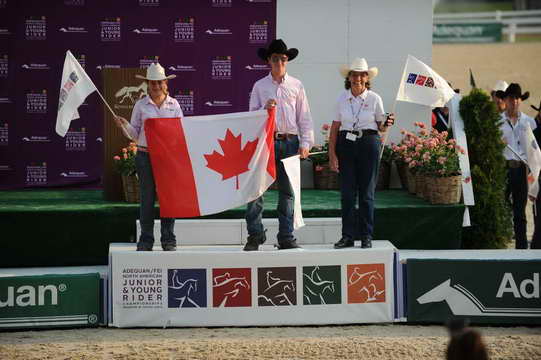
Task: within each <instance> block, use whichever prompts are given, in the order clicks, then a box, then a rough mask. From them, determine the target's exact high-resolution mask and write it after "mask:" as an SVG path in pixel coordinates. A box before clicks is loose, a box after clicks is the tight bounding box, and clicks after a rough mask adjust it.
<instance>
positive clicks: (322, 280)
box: [302, 265, 342, 305]
mask: <svg viewBox="0 0 541 360" xmlns="http://www.w3.org/2000/svg"><path fill="white" fill-rule="evenodd" d="M302 283H303V304H304V305H320V304H340V303H342V296H341V295H342V294H341V292H342V289H341V287H340V286H341V285H340V266H339V265H334V266H305V267H303V269H302Z"/></svg>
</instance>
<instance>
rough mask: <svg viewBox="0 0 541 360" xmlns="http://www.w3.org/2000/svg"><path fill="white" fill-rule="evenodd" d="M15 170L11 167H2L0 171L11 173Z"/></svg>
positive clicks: (0, 166)
mask: <svg viewBox="0 0 541 360" xmlns="http://www.w3.org/2000/svg"><path fill="white" fill-rule="evenodd" d="M11 170H13V168H12V167H11V165H0V171H11Z"/></svg>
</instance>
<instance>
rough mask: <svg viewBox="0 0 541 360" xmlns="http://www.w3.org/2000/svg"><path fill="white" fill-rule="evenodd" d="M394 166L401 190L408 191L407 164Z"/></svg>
mask: <svg viewBox="0 0 541 360" xmlns="http://www.w3.org/2000/svg"><path fill="white" fill-rule="evenodd" d="M395 164H396V171H397V172H398V177H399V178H400V184H402V189H404V190H408V164H406V163H403V162H401V163H395Z"/></svg>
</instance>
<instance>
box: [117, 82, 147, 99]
mask: <svg viewBox="0 0 541 360" xmlns="http://www.w3.org/2000/svg"><path fill="white" fill-rule="evenodd" d="M147 88H148V85H147V83H146V81H143V82H141V84H139V85H138V86H124V87H122V88H121V89H120V90H118V91H117V92H116V93H115V98H116V101H117V103H118V104H123V103H131V104H135V102H136V101H137V100H139V99H142V98H143V97H145V96H146V95H147Z"/></svg>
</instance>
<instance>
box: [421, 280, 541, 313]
mask: <svg viewBox="0 0 541 360" xmlns="http://www.w3.org/2000/svg"><path fill="white" fill-rule="evenodd" d="M508 295H512V296H513V297H514V298H526V299H539V273H534V274H533V276H532V278H531V279H524V280H523V281H521V282H520V283H519V284H518V286H517V281H516V280H515V279H514V277H513V275H512V274H511V273H505V274H504V276H503V277H502V280H501V282H500V286H499V288H498V291H497V293H496V294H495V296H496V298H500V299H501V298H503V297H504V296H508ZM417 302H418V303H419V304H428V303H433V302H445V303H446V304H447V305H448V306H449V309H450V310H451V312H452V313H453V314H454V315H464V316H513V317H517V316H521V317H540V316H541V308H539V307H537V308H524V307H520V308H519V307H517V308H509V307H505V308H496V307H486V306H485V305H484V304H483V303H482V302H481V301H480V300H479V299H478V298H477V297H476V296H475V295H474V293H473V292H472V290H469V289H466V288H465V287H464V286H462V285H460V284H458V283H457V284H454V285H451V279H447V280H446V281H444V282H442V283H441V284H439V285H437V286H436V287H434V288H433V289H431V290H429V291H427V292H426V293H424V294H423V295H421V296H420V297H418V298H417Z"/></svg>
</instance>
